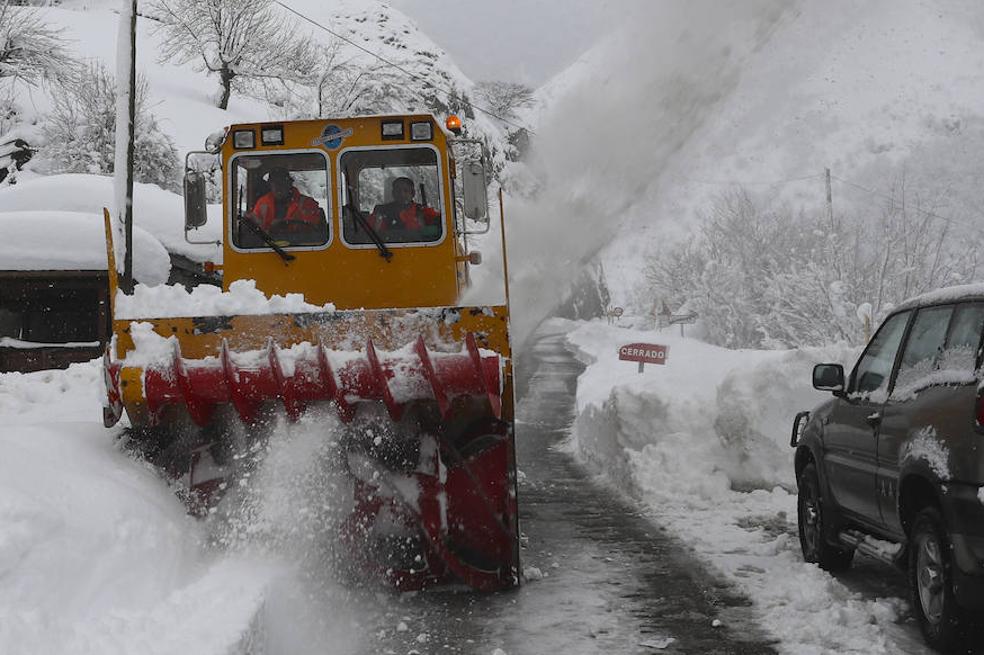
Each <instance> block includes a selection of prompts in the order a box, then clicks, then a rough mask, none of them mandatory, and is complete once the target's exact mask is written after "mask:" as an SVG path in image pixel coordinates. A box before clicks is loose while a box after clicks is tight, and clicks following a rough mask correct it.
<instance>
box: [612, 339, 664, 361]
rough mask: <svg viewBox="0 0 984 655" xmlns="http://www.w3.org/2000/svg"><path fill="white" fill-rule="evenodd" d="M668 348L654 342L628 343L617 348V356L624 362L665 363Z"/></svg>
mask: <svg viewBox="0 0 984 655" xmlns="http://www.w3.org/2000/svg"><path fill="white" fill-rule="evenodd" d="M669 350H670V349H669V347H667V346H660V345H658V344H655V343H630V344H626V345H624V346H622V347H621V348H619V349H618V358H619V359H620V360H622V361H624V362H639V363H640V364H665V363H666V357H667V355H668V354H669Z"/></svg>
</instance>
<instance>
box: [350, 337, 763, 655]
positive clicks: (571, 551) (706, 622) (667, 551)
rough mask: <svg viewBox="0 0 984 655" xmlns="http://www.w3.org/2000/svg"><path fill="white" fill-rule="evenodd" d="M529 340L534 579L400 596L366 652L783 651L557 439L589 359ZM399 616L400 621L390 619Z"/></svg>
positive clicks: (528, 560)
mask: <svg viewBox="0 0 984 655" xmlns="http://www.w3.org/2000/svg"><path fill="white" fill-rule="evenodd" d="M532 351H533V352H532V353H531V355H530V357H531V358H532V359H531V360H530V361H526V362H522V363H525V364H527V367H525V368H526V370H528V371H533V373H532V375H531V376H528V377H527V379H525V380H521V381H520V384H519V388H520V391H522V392H523V397H522V398H521V399H520V402H519V408H518V419H519V421H518V424H517V451H518V452H517V457H518V462H519V469H520V471H521V472H522V475H521V476H520V477H521V481H520V489H519V493H520V497H519V506H520V527H521V531H522V534H523V541H524V548H523V551H522V554H521V557H522V562H523V567H524V568H525V569H526V571H527V573H528V574H530V575H529V579H528V580H527V581H526V582H525V583H524V584H523V585H522V586H521V587H520V588H519V589H516V590H513V591H510V592H506V593H498V594H490V595H481V594H474V593H470V592H465V591H457V592H455V591H429V592H426V593H421V594H415V595H412V596H410V595H404V597H401V598H399V599H394V600H393V601H392V602H391V603H388V604H389V609H388V610H387V611H386V612H384V613H383V614H381V615H380V616H379V618H378V622H376V626H374V629H372V630H370V631H369V632H370V633H375V635H376V636H375V638H373V639H370V641H371V642H372V643H370V644H366V649H365V650H364V652H366V653H370V652H371V653H387V652H391V653H414V652H416V653H421V654H423V653H468V654H471V653H475V654H485V655H493V653H496V649H501V652H502V653H505V654H506V655H525V654H530V655H533V654H537V655H539V654H548V653H557V654H558V655H559V654H560V653H564V654H571V655H574V654H580V653H709V654H717V653H720V654H732V653H733V654H742V653H749V654H751V653H754V654H756V655H758V654H765V653H773V652H775V650H774V648H773V645H772V642H770V640H769V639H768V638H767V637H766V636H764V635H763V634H761V633H760V632H759V630H758V628H757V627H756V626H755V622H754V619H753V617H752V614H751V612H750V610H749V603H748V601H747V600H746V599H745V598H743V597H742V596H741V595H740V594H738V593H737V592H736V591H735V590H734V589H733V588H731V587H730V586H728V585H727V584H724V583H721V582H719V581H716V580H714V579H713V578H712V577H711V576H710V575H709V574H707V573H706V572H705V571H704V570H703V568H702V567H701V566H700V564H699V563H698V562H697V561H696V560H695V559H693V558H692V557H691V556H690V555H689V554H688V552H687V549H686V548H684V547H683V546H682V545H681V544H679V543H677V542H676V541H675V540H673V539H672V538H670V537H668V536H667V535H665V534H664V533H663V532H662V531H661V530H660V529H659V527H658V526H656V525H654V524H653V523H651V521H650V520H648V519H646V518H644V517H643V516H642V515H641V512H640V509H641V508H639V507H636V506H634V505H633V504H631V503H630V502H628V501H626V500H625V499H623V498H622V497H621V496H619V495H618V494H617V493H615V492H613V491H610V490H608V489H605V488H603V487H602V486H600V485H599V484H597V483H596V482H595V481H594V480H592V479H591V477H590V476H588V475H587V474H586V473H585V472H584V471H583V470H582V469H581V468H580V467H579V466H578V465H577V464H576V463H575V462H574V460H573V459H572V458H571V456H570V455H568V454H567V453H565V452H564V451H563V448H562V447H561V448H558V445H562V444H563V442H564V440H565V439H566V438H567V436H568V430H569V427H570V425H571V423H572V422H573V418H574V406H573V405H574V393H575V388H576V380H577V376H578V374H579V373H580V372H581V370H582V366H581V365H580V364H579V363H578V362H576V361H575V360H574V359H573V357H572V356H570V355H569V354H568V353H567V352H566V350H565V348H564V336H563V334H554V335H544V336H542V337H541V338H540V340H539V341H538V342H537V344H536V345H535V346H534V347H533V348H532ZM531 567H535V568H536V569H538V570H539V572H540V573H542V576H543V577H539V576H538V575H537V572H536V571H534V570H533V568H531ZM538 577H539V579H537V578H538ZM397 622H399V623H402V624H403V625H400V628H401V629H397V630H394V629H393V626H394V625H398V623H397ZM718 622H719V623H718ZM366 627H370V626H366ZM497 655H501V653H500V654H497Z"/></svg>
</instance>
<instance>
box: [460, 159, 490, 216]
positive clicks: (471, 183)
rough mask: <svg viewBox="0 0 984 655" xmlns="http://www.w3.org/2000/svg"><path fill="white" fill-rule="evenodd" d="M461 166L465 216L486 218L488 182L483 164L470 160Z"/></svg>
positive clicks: (487, 211)
mask: <svg viewBox="0 0 984 655" xmlns="http://www.w3.org/2000/svg"><path fill="white" fill-rule="evenodd" d="M462 168H463V170H462V175H461V178H462V187H463V190H464V196H465V216H467V217H468V218H470V219H472V220H473V221H481V220H488V217H489V195H488V182H487V181H486V179H485V165H484V164H483V163H482V162H481V161H470V162H466V163H465V164H464V166H462Z"/></svg>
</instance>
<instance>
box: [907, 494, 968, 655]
mask: <svg viewBox="0 0 984 655" xmlns="http://www.w3.org/2000/svg"><path fill="white" fill-rule="evenodd" d="M950 552H951V547H950V535H949V533H948V532H947V529H946V524H945V523H944V522H943V517H942V516H941V515H940V512H939V510H938V509H936V508H935V507H927V508H925V509H923V510H921V511H920V512H919V513H918V514H916V518H915V520H914V521H913V523H912V531H911V532H910V534H909V588H910V590H911V592H912V609H913V612H914V613H915V615H916V618H917V619H918V621H919V627H920V628H921V629H922V633H923V637H924V638H925V639H926V643H927V644H929V646H930V647H932V648H934V649H936V650H938V651H941V652H949V651H951V650H952V649H953V648H954V647H956V646H957V643H958V641H959V638H960V635H961V633H962V632H963V627H964V623H965V619H966V614H965V612H963V611H962V610H961V609H960V607H959V606H958V605H957V600H956V598H955V597H954V595H953V571H952V563H951V561H950Z"/></svg>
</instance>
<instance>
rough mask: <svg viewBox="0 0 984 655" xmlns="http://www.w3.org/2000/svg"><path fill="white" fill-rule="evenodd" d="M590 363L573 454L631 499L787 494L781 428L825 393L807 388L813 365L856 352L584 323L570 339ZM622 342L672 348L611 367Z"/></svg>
mask: <svg viewBox="0 0 984 655" xmlns="http://www.w3.org/2000/svg"><path fill="white" fill-rule="evenodd" d="M568 340H569V343H570V344H571V346H572V347H573V349H574V351H575V354H576V356H577V357H578V358H579V359H580V360H581V361H583V362H584V363H585V364H587V365H588V368H587V369H586V370H585V372H584V373H583V374H582V375H581V377H580V379H579V381H578V391H577V418H576V421H575V424H574V429H573V436H574V447H575V448H576V450H577V454H578V456H579V457H580V458H581V459H582V460H583V461H585V462H586V463H587V464H588V465H589V466H591V467H592V468H594V469H596V470H598V471H604V472H605V473H606V474H607V475H608V476H609V478H610V479H611V481H612V482H613V483H615V484H616V485H617V486H619V487H620V488H622V489H624V490H627V491H629V492H630V493H633V494H635V495H645V496H646V497H650V496H653V495H655V496H657V497H658V496H661V495H663V494H668V495H673V496H677V495H679V494H680V493H685V494H691V495H693V494H696V495H698V496H700V497H702V498H704V499H707V500H713V499H714V498H716V497H721V496H723V495H724V494H727V493H728V492H730V491H732V490H750V489H772V488H773V487H775V486H784V487H786V488H788V489H793V488H794V487H795V479H794V477H793V468H792V455H793V451H792V449H791V448H789V431H790V427H791V421H792V418H793V416H794V415H795V413H796V412H797V411H799V410H802V409H812V408H813V407H814V406H816V405H817V404H819V403H820V402H822V401H823V400H824V399H825V398H826V397H827V396H826V394H823V393H820V392H817V391H815V390H813V388H812V385H811V371H812V368H813V365H814V364H816V363H819V362H840V363H843V364H844V365H845V366H848V365H850V364H851V363H852V362H853V359H854V356H855V354H856V351H855V350H854V349H852V348H848V347H830V348H821V349H808V350H790V351H755V350H727V349H724V348H719V347H716V346H711V345H708V344H704V343H701V342H698V341H694V340H688V339H683V338H680V337H675V336H671V335H670V334H668V333H658V332H657V333H654V332H647V331H641V330H625V329H622V328H617V327H610V326H607V325H604V324H602V323H600V322H599V323H591V324H588V325H585V326H584V327H582V328H580V329H578V330H576V331H574V332H573V333H571V334H570V335H569V336H568ZM630 341H646V342H656V343H661V344H665V345H668V346H670V349H669V352H670V357H669V358H668V359H667V362H666V366H661V367H648V368H647V369H646V370H645V372H644V373H643V374H642V375H639V374H638V373H637V368H636V366H635V365H634V364H631V363H626V362H620V361H618V346H619V345H621V344H624V343H627V342H630Z"/></svg>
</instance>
